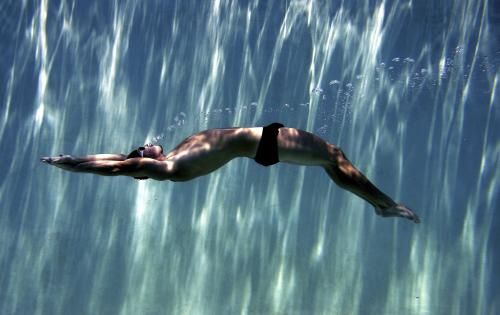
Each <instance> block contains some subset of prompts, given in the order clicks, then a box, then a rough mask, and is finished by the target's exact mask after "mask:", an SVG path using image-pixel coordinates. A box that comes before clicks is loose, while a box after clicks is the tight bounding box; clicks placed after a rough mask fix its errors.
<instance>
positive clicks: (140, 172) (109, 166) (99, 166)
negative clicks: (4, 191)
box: [40, 154, 173, 180]
mask: <svg viewBox="0 0 500 315" xmlns="http://www.w3.org/2000/svg"><path fill="white" fill-rule="evenodd" d="M99 155H101V154H99ZM104 156H107V157H111V155H102V157H104ZM93 157H95V156H93ZM40 160H41V161H42V162H45V163H47V164H50V165H54V166H56V167H58V168H61V169H64V170H66V171H70V172H78V173H92V174H97V175H102V176H120V175H121V176H131V177H149V178H152V179H156V180H167V179H169V178H170V177H171V174H172V173H173V163H172V162H170V161H157V160H154V159H149V158H133V159H124V160H113V159H95V158H88V157H82V158H80V157H72V156H70V155H63V156H58V157H45V158H41V159H40Z"/></svg>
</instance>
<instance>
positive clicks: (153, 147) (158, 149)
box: [127, 144, 163, 160]
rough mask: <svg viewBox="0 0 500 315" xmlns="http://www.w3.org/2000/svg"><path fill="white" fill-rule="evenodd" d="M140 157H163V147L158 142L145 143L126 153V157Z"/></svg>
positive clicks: (156, 158)
mask: <svg viewBox="0 0 500 315" xmlns="http://www.w3.org/2000/svg"><path fill="white" fill-rule="evenodd" d="M140 157H144V158H150V159H155V160H158V159H160V158H162V157H163V147H162V146H161V145H159V144H145V145H144V146H143V147H138V148H137V149H136V150H134V151H132V152H130V153H129V155H127V159H132V158H140Z"/></svg>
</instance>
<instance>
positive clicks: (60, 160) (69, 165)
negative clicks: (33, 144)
mask: <svg viewBox="0 0 500 315" xmlns="http://www.w3.org/2000/svg"><path fill="white" fill-rule="evenodd" d="M40 162H43V163H47V164H50V165H54V166H55V167H58V168H62V169H63V170H67V171H73V170H74V169H75V167H76V166H77V165H78V164H80V163H81V162H82V161H81V160H80V159H78V158H75V157H73V156H71V155H62V154H60V155H58V156H46V157H41V158H40Z"/></svg>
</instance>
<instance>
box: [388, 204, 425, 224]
mask: <svg viewBox="0 0 500 315" xmlns="http://www.w3.org/2000/svg"><path fill="white" fill-rule="evenodd" d="M393 208H395V210H396V211H397V212H398V215H399V216H400V217H403V218H407V219H408V220H411V221H413V222H415V223H420V218H419V217H418V215H417V214H416V213H414V212H413V211H412V210H411V209H409V208H407V207H405V206H403V205H401V204H400V205H396V206H395V207H393Z"/></svg>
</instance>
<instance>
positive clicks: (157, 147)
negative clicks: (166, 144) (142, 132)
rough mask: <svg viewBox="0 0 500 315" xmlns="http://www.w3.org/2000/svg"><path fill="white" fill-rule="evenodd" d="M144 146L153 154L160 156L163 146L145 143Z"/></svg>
mask: <svg viewBox="0 0 500 315" xmlns="http://www.w3.org/2000/svg"><path fill="white" fill-rule="evenodd" d="M144 148H145V150H147V151H148V152H149V153H150V155H153V156H160V155H162V154H163V147H162V146H161V145H158V144H146V145H144Z"/></svg>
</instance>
